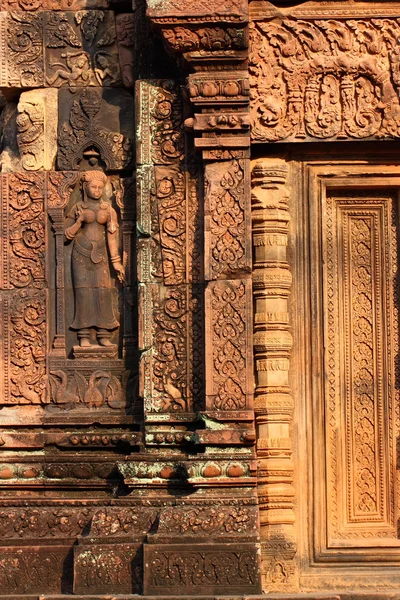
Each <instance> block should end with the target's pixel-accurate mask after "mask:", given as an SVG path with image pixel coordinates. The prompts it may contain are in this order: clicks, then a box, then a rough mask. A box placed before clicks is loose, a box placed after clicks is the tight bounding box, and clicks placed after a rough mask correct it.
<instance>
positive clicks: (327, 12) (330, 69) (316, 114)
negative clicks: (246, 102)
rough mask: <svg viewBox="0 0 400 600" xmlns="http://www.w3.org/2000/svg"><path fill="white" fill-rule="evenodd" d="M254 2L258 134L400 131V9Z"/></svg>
mask: <svg viewBox="0 0 400 600" xmlns="http://www.w3.org/2000/svg"><path fill="white" fill-rule="evenodd" d="M284 12H285V13H286V14H287V16H283V17H282V16H278V15H277V13H276V10H275V9H273V8H266V7H263V6H262V5H261V3H260V2H256V3H254V4H253V5H252V13H253V18H254V22H253V23H252V25H251V33H250V37H251V42H250V49H251V50H250V67H249V69H250V75H251V115H252V117H251V122H252V133H251V135H252V138H253V140H254V141H255V142H267V141H268V142H272V141H280V140H285V141H290V142H299V141H307V140H314V141H318V140H351V139H352V140H362V139H364V140H365V139H390V138H398V137H399V136H400V104H399V82H400V77H399V65H400V62H399V58H398V48H397V40H398V37H399V35H400V24H399V22H398V20H397V19H396V18H395V14H397V13H396V12H395V11H394V12H393V11H392V10H391V9H389V8H388V9H386V13H387V14H386V16H382V14H381V12H380V13H379V15H377V16H376V17H371V15H370V14H369V13H368V9H362V10H357V11H353V14H350V15H349V12H348V11H347V8H344V7H341V5H340V4H339V5H338V6H332V8H329V9H328V8H326V9H325V8H324V9H322V10H320V8H318V9H314V8H312V7H309V8H304V7H298V8H297V9H292V10H285V11H284Z"/></svg>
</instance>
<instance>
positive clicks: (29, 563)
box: [0, 548, 67, 594]
mask: <svg viewBox="0 0 400 600" xmlns="http://www.w3.org/2000/svg"><path fill="white" fill-rule="evenodd" d="M66 560H67V551H66V550H65V549H62V550H61V551H60V550H58V552H57V551H54V550H53V551H52V550H50V551H49V549H45V550H42V549H38V548H35V549H34V550H31V549H25V550H24V551H22V550H21V549H13V550H12V551H10V550H7V551H4V550H3V551H2V556H1V559H0V586H1V589H2V593H3V594H27V593H32V594H34V593H35V592H37V589H38V587H39V588H40V589H41V590H43V592H52V593H61V579H62V572H63V569H62V565H63V563H64V562H65V561H66Z"/></svg>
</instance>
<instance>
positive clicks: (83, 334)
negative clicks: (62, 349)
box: [78, 328, 90, 348]
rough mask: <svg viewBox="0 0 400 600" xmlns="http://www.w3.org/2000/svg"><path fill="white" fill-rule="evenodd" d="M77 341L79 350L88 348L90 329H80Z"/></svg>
mask: <svg viewBox="0 0 400 600" xmlns="http://www.w3.org/2000/svg"><path fill="white" fill-rule="evenodd" d="M78 340H79V345H80V347H81V348H89V346H90V329H87V328H85V329H80V330H79V331H78Z"/></svg>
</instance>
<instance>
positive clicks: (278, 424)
mask: <svg viewBox="0 0 400 600" xmlns="http://www.w3.org/2000/svg"><path fill="white" fill-rule="evenodd" d="M287 178H288V167H287V165H286V164H285V162H284V161H283V160H282V161H280V160H278V159H276V158H275V159H264V160H262V161H261V162H260V161H258V162H256V163H255V164H254V166H253V169H252V217H253V246H254V270H253V285H254V312H255V316H254V354H255V367H256V391H255V412H256V421H257V435H258V441H257V453H258V458H259V503H260V522H261V540H262V571H263V587H264V589H266V590H268V591H281V590H283V589H285V591H288V587H289V588H290V589H292V590H295V589H296V583H295V582H296V563H295V554H296V541H295V530H294V522H295V515H294V487H293V464H292V456H291V455H292V449H291V440H290V423H291V420H292V416H293V399H292V396H291V392H290V387H289V360H290V352H291V349H292V336H291V333H290V330H289V313H288V297H289V294H290V288H291V284H292V276H291V272H290V269H289V264H288V262H287V245H288V230H289V219H290V216H289V210H288V208H289V207H288V198H289V191H288V187H287Z"/></svg>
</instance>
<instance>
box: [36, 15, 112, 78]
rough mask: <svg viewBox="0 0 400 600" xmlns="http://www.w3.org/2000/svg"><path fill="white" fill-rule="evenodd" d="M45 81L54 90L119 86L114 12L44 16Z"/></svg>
mask: <svg viewBox="0 0 400 600" xmlns="http://www.w3.org/2000/svg"><path fill="white" fill-rule="evenodd" d="M44 29H45V57H46V61H45V64H46V66H45V71H46V73H45V78H46V84H47V85H49V86H52V87H61V86H70V87H74V88H75V87H86V86H88V85H91V86H110V85H119V84H120V81H121V79H120V71H119V61H118V49H117V45H116V29H115V17H114V13H113V12H111V11H103V10H77V11H75V12H72V11H68V12H50V11H49V12H45V13H44Z"/></svg>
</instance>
